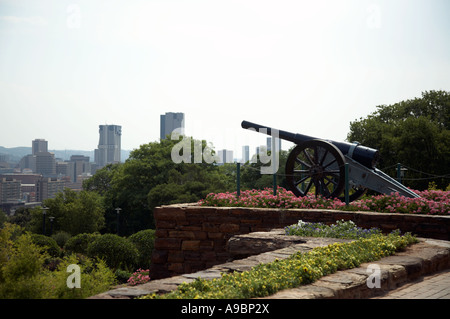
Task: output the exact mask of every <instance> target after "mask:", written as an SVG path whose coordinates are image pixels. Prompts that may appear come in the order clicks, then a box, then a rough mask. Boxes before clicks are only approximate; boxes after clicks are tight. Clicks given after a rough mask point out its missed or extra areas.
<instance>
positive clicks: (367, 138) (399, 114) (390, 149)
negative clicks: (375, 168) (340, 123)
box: [347, 91, 450, 190]
mask: <svg viewBox="0 0 450 319" xmlns="http://www.w3.org/2000/svg"><path fill="white" fill-rule="evenodd" d="M449 110H450V92H446V91H429V92H424V93H422V97H421V98H415V99H412V100H407V101H402V102H399V103H395V104H393V105H382V106H378V107H377V111H375V112H374V113H372V114H370V115H369V116H367V117H366V118H364V119H363V118H361V119H359V120H356V121H354V122H351V123H350V133H349V134H348V136H347V139H348V140H349V141H358V142H360V143H361V144H363V145H365V146H369V147H373V148H376V149H378V150H379V151H380V155H381V161H380V164H379V167H381V168H385V167H395V164H397V163H402V164H403V165H405V166H408V167H411V168H413V169H414V170H415V171H412V170H409V171H408V172H407V176H406V178H405V179H404V183H405V184H406V185H407V186H409V187H411V188H414V189H419V190H424V189H426V188H427V185H428V183H429V182H430V179H427V178H428V177H430V176H429V175H423V174H420V171H421V172H425V173H428V174H434V175H437V176H440V175H445V174H448V171H447V169H448V167H450V111H449ZM418 171H419V172H418ZM386 173H388V174H389V175H391V176H396V172H395V169H394V168H392V169H390V170H388V171H386ZM412 179H415V180H412ZM434 181H435V182H436V183H437V185H438V187H439V188H442V189H443V188H445V186H446V185H447V184H448V180H446V179H444V178H434Z"/></svg>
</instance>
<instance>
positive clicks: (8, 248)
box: [0, 224, 49, 299]
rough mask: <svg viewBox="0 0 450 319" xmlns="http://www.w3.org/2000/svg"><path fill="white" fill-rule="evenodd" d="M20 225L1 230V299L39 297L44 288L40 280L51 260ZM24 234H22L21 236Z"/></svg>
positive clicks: (8, 225) (10, 225) (6, 226)
mask: <svg viewBox="0 0 450 319" xmlns="http://www.w3.org/2000/svg"><path fill="white" fill-rule="evenodd" d="M20 233H21V228H20V227H19V226H16V225H12V224H6V225H5V227H3V228H2V229H0V245H1V246H0V298H1V299H4V298H38V297H39V296H40V295H41V294H42V292H43V288H42V287H41V286H40V284H39V282H38V280H36V277H37V276H38V274H39V273H40V272H41V270H42V265H43V264H44V262H45V260H46V259H47V258H48V257H49V256H48V255H47V254H46V253H41V250H42V248H41V247H39V246H37V245H36V244H35V243H34V242H33V239H32V237H31V235H30V234H29V233H23V234H20ZM19 234H20V235H19Z"/></svg>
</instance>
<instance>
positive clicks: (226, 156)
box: [218, 150, 234, 164]
mask: <svg viewBox="0 0 450 319" xmlns="http://www.w3.org/2000/svg"><path fill="white" fill-rule="evenodd" d="M218 155H219V163H218V164H225V163H233V161H234V159H233V151H230V150H219V151H218Z"/></svg>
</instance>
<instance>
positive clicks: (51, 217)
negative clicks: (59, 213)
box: [48, 216, 55, 236]
mask: <svg viewBox="0 0 450 319" xmlns="http://www.w3.org/2000/svg"><path fill="white" fill-rule="evenodd" d="M48 219H50V236H51V235H52V234H53V220H54V219H55V217H54V216H50V217H49V218H48Z"/></svg>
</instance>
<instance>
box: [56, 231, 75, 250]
mask: <svg viewBox="0 0 450 319" xmlns="http://www.w3.org/2000/svg"><path fill="white" fill-rule="evenodd" d="M70 237H71V235H70V234H69V233H68V232H65V231H59V232H57V233H56V234H53V235H52V238H53V239H54V240H55V241H56V243H57V244H58V246H59V247H61V248H64V245H65V244H66V242H67V241H68V240H69V238H70Z"/></svg>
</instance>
